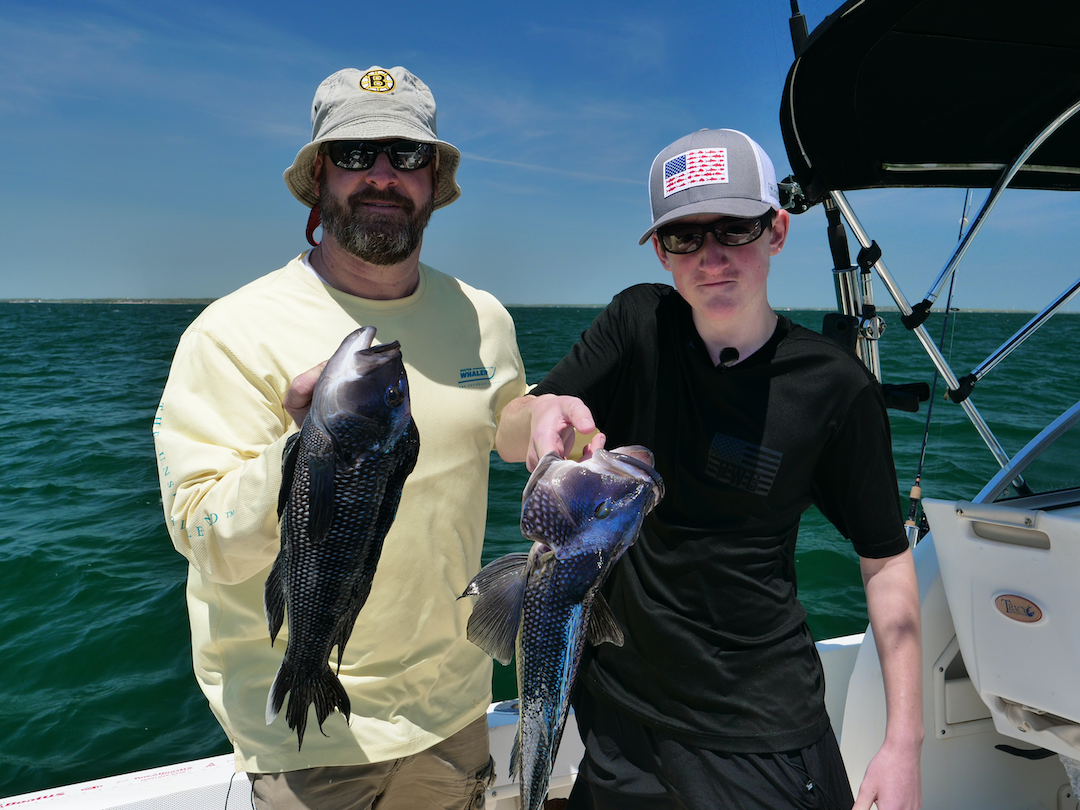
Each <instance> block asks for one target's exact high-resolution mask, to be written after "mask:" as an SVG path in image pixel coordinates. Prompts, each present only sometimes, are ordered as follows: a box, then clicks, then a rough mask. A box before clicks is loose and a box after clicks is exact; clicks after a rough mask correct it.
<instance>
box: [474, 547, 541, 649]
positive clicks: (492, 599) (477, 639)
mask: <svg viewBox="0 0 1080 810" xmlns="http://www.w3.org/2000/svg"><path fill="white" fill-rule="evenodd" d="M528 562H529V555H528V553H527V552H522V553H516V554H507V555H506V556H504V557H499V559H497V560H494V561H493V562H490V563H488V564H487V565H485V566H484V568H483V569H482V570H481V571H480V573H479V574H477V575H476V576H475V577H473V578H472V581H471V582H470V583H469V586H468V587H467V588H466V589H465V592H464V593H463V594H461V595H462V596H463V597H464V596H476V597H479V598H478V599H477V600H476V604H475V605H473V612H472V615H471V616H469V625H468V629H467V636H468V639H469V641H471V642H472V643H473V644H475V645H476V646H477V647H479V648H480V649H481V650H483V651H484V652H486V653H487V654H488V655H490V656H491V657H492V658H494V659H495V660H496V661H498V662H499V663H500V664H503V665H504V666H505V665H507V664H509V663H510V659H511V658H513V655H514V645H515V643H516V642H517V635H518V627H519V626H520V625H521V605H522V602H523V601H524V599H525V585H526V583H527V582H528Z"/></svg>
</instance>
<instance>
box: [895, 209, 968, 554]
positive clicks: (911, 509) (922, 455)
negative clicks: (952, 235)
mask: <svg viewBox="0 0 1080 810" xmlns="http://www.w3.org/2000/svg"><path fill="white" fill-rule="evenodd" d="M970 205H971V189H970V188H969V189H968V190H967V194H966V195H965V197H964V210H963V211H962V212H961V215H960V233H959V234H958V235H957V241H960V240H961V239H963V238H964V228H965V226H966V225H967V221H968V207H969V206H970ZM955 284H956V273H953V274H952V275H951V276H950V277H949V295H948V297H947V298H946V299H945V317H944V318H943V319H942V321H941V340H940V341H938V351H939V352H940V351H942V350H944V348H945V335H946V330H947V329H948V326H949V315H950V313H952V312H953V308H952V297H953V289H954V286H955ZM940 376H941V375H940V374H938V371H937V368H935V369H934V379H933V381H932V382H931V383H930V402H929V404H928V405H927V406H926V424H925V426H924V427H923V438H922V447H921V448H920V450H919V466H918V469H917V470H916V472H915V483H914V484H913V485H912V487H911V493H910V494H909V495H908V498H909V499H910V505H909V506H908V516H907V520H906V521H904V526H905V527H906V529H907V536H908V543H909V544H910V545H911V546H912V548H914V547H915V546H916V545H917V544H918V542H919V540H920V539H922V536H923V534H925V532H923V531H921V530H920V527H919V525H918V523H917V522H916V520H915V519H916V517H917V516H918V514H919V504H921V503H922V472H923V465H924V464H925V462H926V445H927V443H928V442H929V440H930V417H931V416H932V415H933V413H934V395H935V394H936V393H937V382H938V378H939V377H940Z"/></svg>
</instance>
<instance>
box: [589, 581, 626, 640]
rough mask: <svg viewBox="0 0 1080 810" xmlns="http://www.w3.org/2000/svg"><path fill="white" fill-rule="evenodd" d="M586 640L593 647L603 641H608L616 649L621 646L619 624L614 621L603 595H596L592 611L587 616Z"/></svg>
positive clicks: (621, 638) (621, 635)
mask: <svg viewBox="0 0 1080 810" xmlns="http://www.w3.org/2000/svg"><path fill="white" fill-rule="evenodd" d="M587 638H588V639H589V643H590V644H592V645H593V646H594V647H596V646H599V645H600V644H603V643H604V642H605V641H610V642H611V643H612V644H614V645H615V646H616V647H621V646H622V645H623V641H624V639H623V634H622V630H620V629H619V624H618V622H616V621H615V614H613V613H612V612H611V608H610V607H608V603H607V600H606V599H604V595H603V594H601V593H598V594H597V595H596V599H595V600H594V601H593V606H592V611H591V612H590V614H589V629H588V635H587Z"/></svg>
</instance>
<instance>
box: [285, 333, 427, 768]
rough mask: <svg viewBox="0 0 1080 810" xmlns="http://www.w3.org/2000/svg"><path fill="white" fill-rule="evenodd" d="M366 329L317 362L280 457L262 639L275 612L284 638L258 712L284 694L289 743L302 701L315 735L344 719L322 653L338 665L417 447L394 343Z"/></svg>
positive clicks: (337, 686)
mask: <svg viewBox="0 0 1080 810" xmlns="http://www.w3.org/2000/svg"><path fill="white" fill-rule="evenodd" d="M374 334H375V330H374V329H373V328H371V327H367V328H366V329H360V330H357V332H354V333H353V334H352V335H350V336H349V338H347V339H346V340H345V342H344V343H343V344H342V347H341V348H340V349H339V350H338V352H337V353H336V354H335V355H334V358H332V359H331V360H330V361H329V362H328V363H327V366H326V369H324V371H323V373H322V376H321V377H320V379H319V382H318V383H317V384H316V389H315V394H314V396H313V399H312V407H311V411H310V412H309V414H308V418H307V419H306V420H305V421H304V424H303V426H302V428H301V430H300V433H299V434H297V435H295V436H294V437H293V438H292V439H290V441H289V443H288V444H287V446H286V450H285V453H284V456H283V473H282V494H281V499H280V503H279V507H280V512H281V550H280V552H279V554H278V557H277V560H276V561H275V563H274V566H273V568H272V569H271V572H270V575H269V576H268V578H267V581H266V590H265V604H266V614H267V626H268V629H269V631H270V638H271V642H273V641H275V640H276V638H277V635H278V633H279V631H280V630H281V627H282V624H283V621H284V618H285V615H286V614H287V615H288V621H289V633H288V643H287V646H286V649H285V655H284V658H283V660H282V664H281V668H280V669H279V671H278V675H277V677H276V678H275V680H274V684H273V685H272V686H271V689H270V694H269V696H268V698H267V718H266V719H267V724H270V723H272V722H273V721H274V719H275V718H276V717H277V715H278V713H279V712H280V711H281V709H282V707H283V706H284V702H285V698H286V695H288V708H287V709H286V713H285V714H286V720H287V722H288V725H289V727H290V728H292V729H294V730H295V731H296V734H297V744H298V747H302V746H303V741H304V732H305V729H306V727H307V715H308V710H309V707H310V706H311V705H314V706H315V712H316V717H317V719H318V723H319V728H320V730H321V729H322V725H323V722H324V721H325V720H326V718H327V717H328V716H329V715H330V713H331V712H333V711H334V710H335V709H337V710H338V711H340V712H341V713H342V714H343V715H345V717H346V718H348V716H349V713H350V711H351V705H350V701H349V698H348V695H347V694H346V692H345V690H344V687H343V686H342V685H341V682H340V681H339V680H338V678H337V675H336V674H335V672H334V671H333V670H332V669H331V668H330V663H329V661H330V656H331V655H332V653H333V650H334V648H335V647H336V648H337V656H336V659H337V661H336V663H337V668H338V669H339V670H340V666H341V658H342V654H343V653H344V649H345V645H346V644H347V643H348V641H349V638H350V636H351V635H352V630H353V626H354V624H355V623H356V619H357V616H358V615H359V613H360V610H361V609H362V608H363V606H364V603H365V602H366V601H367V598H368V595H369V594H370V592H371V586H372V582H373V579H374V576H375V572H376V568H377V565H378V561H379V557H380V554H381V552H382V545H383V540H384V539H385V537H386V534H387V532H388V531H389V529H390V526H391V525H392V523H393V521H394V517H395V515H396V513H397V508H398V504H399V502H400V499H401V490H402V487H403V486H404V483H405V479H406V478H407V476H408V475H409V473H410V472H411V471H412V469H413V467H414V466H415V463H416V457H417V454H418V452H419V445H420V438H419V434H418V432H417V429H416V425H415V423H414V422H413V421H412V416H411V412H410V408H409V399H408V382H407V379H406V377H405V368H404V365H403V363H402V361H401V353H400V349H399V347H398V345H397V344H396V343H391V344H386V345H383V346H376V347H372V346H371V341H372V339H373V338H374ZM324 380H325V382H324Z"/></svg>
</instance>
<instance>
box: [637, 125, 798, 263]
mask: <svg viewBox="0 0 1080 810" xmlns="http://www.w3.org/2000/svg"><path fill="white" fill-rule="evenodd" d="M649 202H650V204H651V206H652V218H653V224H652V226H651V227H650V228H649V230H647V231H645V235H644V236H642V237H641V240H640V241H639V242H638V244H639V245H644V244H645V242H646V241H648V239H649V237H650V236H652V235H653V233H654V232H655V231H656V229H657V228H660V227H663V226H664V225H666V224H667V223H669V222H671V221H673V220H676V219H681V218H682V217H689V216H693V215H694V214H716V215H717V216H721V217H723V216H728V217H747V218H749V217H759V216H761V215H762V214H764V213H765V212H766V211H768V210H769V209H770V208H772V209H773V210H775V211H779V210H780V198H779V195H778V189H777V185H776V170H775V169H774V168H773V164H772V161H771V160H769V156H768V155H766V154H765V150H764V149H762V148H761V147H760V146H759V145H758V144H757V142H756V141H754V140H753V139H752V138H751V137H750V136H749V135H746V134H745V133H742V132H739V131H738V130H735V129H702V130H699V131H698V132H694V133H691V134H690V135H687V136H686V137H683V138H679V140H677V141H675V143H673V144H671V146H669V147H667V148H666V149H665V150H664V151H662V152H661V153H660V154H659V155H657V156H656V157H655V158H654V159H653V162H652V168H651V169H650V170H649Z"/></svg>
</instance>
